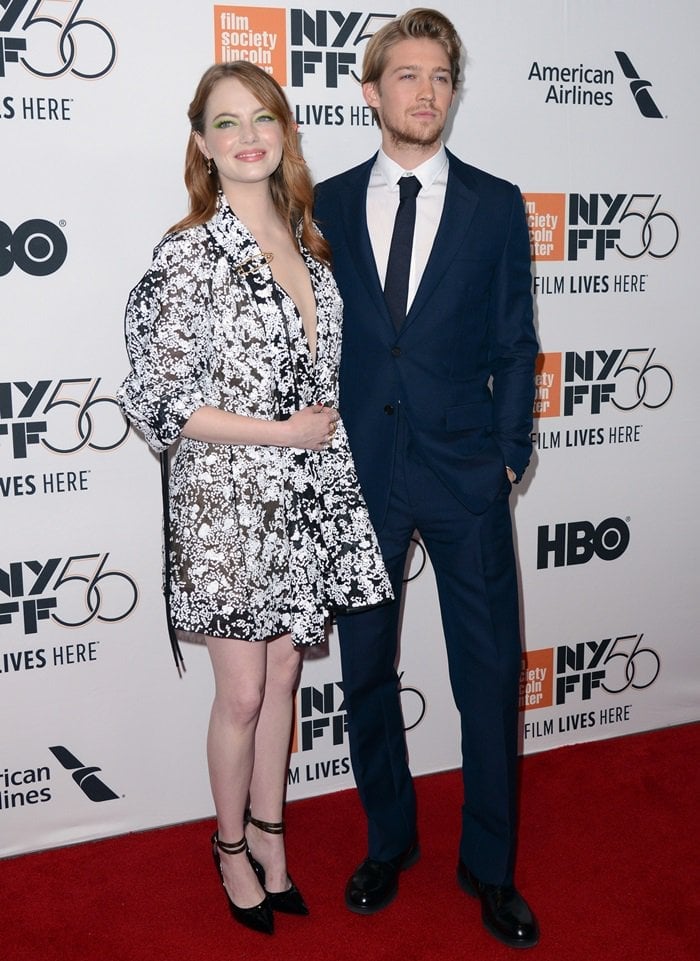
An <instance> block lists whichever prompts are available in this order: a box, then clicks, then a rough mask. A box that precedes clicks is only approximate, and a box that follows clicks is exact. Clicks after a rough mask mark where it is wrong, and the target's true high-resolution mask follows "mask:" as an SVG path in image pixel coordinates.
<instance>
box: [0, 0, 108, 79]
mask: <svg viewBox="0 0 700 961" xmlns="http://www.w3.org/2000/svg"><path fill="white" fill-rule="evenodd" d="M92 6H94V3H92V0H0V9H2V10H4V13H3V14H2V16H0V77H4V76H5V73H6V71H7V67H8V65H11V64H15V63H16V64H21V65H22V66H23V67H24V69H25V70H28V71H29V73H31V74H33V75H34V76H35V77H44V78H47V79H53V78H54V77H62V76H64V75H65V74H67V73H71V74H72V75H73V76H74V77H79V78H80V79H82V80H97V79H99V78H100V77H104V76H105V75H106V74H108V73H109V71H110V70H111V69H112V67H113V66H114V64H115V62H116V59H117V45H116V43H115V41H114V37H113V36H112V34H111V32H110V31H109V29H108V28H107V27H106V26H105V25H104V24H103V23H100V22H99V20H95V19H94V18H93V17H92V16H91V15H90V13H89V8H90V7H92ZM83 7H85V9H83Z"/></svg>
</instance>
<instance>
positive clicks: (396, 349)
mask: <svg viewBox="0 0 700 961" xmlns="http://www.w3.org/2000/svg"><path fill="white" fill-rule="evenodd" d="M391 356H392V357H400V356H401V348H400V347H392V348H391Z"/></svg>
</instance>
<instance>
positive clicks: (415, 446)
mask: <svg viewBox="0 0 700 961" xmlns="http://www.w3.org/2000/svg"><path fill="white" fill-rule="evenodd" d="M460 56H461V43H460V40H459V37H458V35H457V33H456V31H455V29H454V27H453V25H452V24H451V23H450V21H449V20H448V19H447V18H446V17H444V16H443V15H442V14H440V13H438V12H437V11H434V10H427V9H414V10H410V11H408V12H407V13H406V14H404V15H403V16H401V17H399V18H398V19H396V20H393V21H391V22H390V23H388V24H386V25H385V26H384V27H382V29H381V30H379V32H378V33H377V34H375V36H374V37H372V39H371V40H370V42H369V43H368V45H367V49H366V53H365V58H364V64H363V81H362V92H363V95H364V97H365V100H366V102H367V103H368V105H369V106H370V107H371V108H372V110H373V113H374V115H375V118H376V119H377V121H378V123H379V126H380V129H381V150H380V151H379V153H378V154H377V155H376V156H375V157H373V158H372V159H371V160H369V161H367V162H366V163H364V164H361V165H360V166H359V167H356V168H354V169H353V170H349V171H347V172H345V173H343V174H340V175H339V176H337V177H334V178H332V179H330V180H328V181H326V182H324V183H323V184H321V185H320V186H319V187H318V191H317V205H316V218H317V220H318V221H319V223H320V226H321V229H322V230H323V231H324V233H325V235H326V237H327V239H328V240H329V241H330V244H331V247H332V250H333V258H334V270H335V276H336V279H337V281H338V284H339V286H340V291H341V293H342V295H343V298H344V301H345V324H344V335H343V352H342V363H341V396H340V410H341V415H342V417H343V419H344V422H345V425H346V427H347V430H348V433H349V437H350V444H351V447H352V450H353V454H354V456H355V460H356V464H357V469H358V473H359V476H360V481H361V483H362V487H363V490H364V493H365V497H366V499H367V503H368V506H369V509H370V514H371V517H372V521H373V523H374V525H375V528H376V530H377V533H378V535H379V541H380V545H381V548H382V552H383V555H384V559H385V562H386V565H387V569H388V571H389V574H390V577H391V580H392V584H393V587H394V592H395V594H396V600H395V601H394V602H393V603H392V604H390V605H386V606H383V607H379V608H376V609H374V610H371V611H366V612H362V613H358V614H354V615H346V616H343V617H341V618H339V621H338V625H339V634H340V649H341V658H342V667H343V681H344V694H345V704H346V707H347V711H348V722H349V739H350V751H351V758H352V764H353V771H354V775H355V779H356V783H357V786H358V790H359V793H360V797H361V800H362V803H363V806H364V809H365V812H366V814H367V818H368V841H369V850H368V857H367V858H366V860H365V861H363V862H362V864H361V865H360V866H359V868H358V869H357V871H356V872H355V874H354V875H353V876H352V877H351V878H350V880H349V882H348V885H347V888H346V892H345V899H346V904H347V906H348V907H349V908H350V910H352V911H356V912H358V913H361V914H371V913H373V912H375V911H379V910H381V909H382V908H384V907H385V906H386V905H387V904H389V902H390V901H391V900H392V899H393V897H394V896H395V895H396V892H397V890H398V878H399V873H400V872H401V871H402V870H403V869H404V868H407V867H409V866H410V865H411V864H413V863H414V862H415V860H417V857H418V846H417V840H416V810H415V795H414V788H413V783H412V780H411V774H410V771H409V768H408V764H407V759H406V744H405V737H404V731H403V722H402V716H401V709H400V704H399V694H398V677H397V673H396V667H395V660H396V654H397V631H398V622H399V609H400V598H401V590H402V577H403V572H404V565H405V560H406V554H407V550H408V548H409V545H410V540H411V536H412V534H413V532H414V530H415V529H418V531H419V532H420V534H421V536H422V539H423V542H424V544H425V546H426V549H427V551H428V553H429V555H430V558H431V562H432V565H433V568H434V571H435V577H436V581H437V587H438V593H439V600H440V609H441V616H442V626H443V632H444V635H445V642H446V647H447V655H448V663H449V674H450V682H451V685H452V691H453V694H454V697H455V701H456V704H457V707H458V709H459V712H460V716H461V733H462V757H463V776H464V791H465V803H464V806H463V815H462V836H461V841H460V849H459V861H458V869H457V875H458V881H459V883H460V885H461V886H462V887H463V889H464V890H465V891H467V892H468V893H469V894H471V895H474V896H478V897H479V898H480V900H481V908H482V918H483V922H484V924H485V926H486V927H487V929H488V930H489V931H490V932H491V933H492V934H493V935H495V936H496V937H497V938H499V939H500V940H501V941H503V942H504V943H506V944H508V945H511V946H513V947H529V946H532V945H534V944H536V943H537V940H538V936H539V935H538V926H537V922H536V920H535V918H534V916H533V914H532V912H531V911H530V909H529V907H528V906H527V904H526V903H525V901H524V899H523V898H522V897H521V896H520V894H519V893H518V891H517V890H516V888H515V887H514V884H513V869H514V860H515V839H516V838H515V836H516V817H517V812H516V776H517V774H516V767H517V704H518V679H519V671H520V657H521V648H520V637H519V612H518V592H517V578H516V567H515V558H514V551H513V542H512V529H511V519H510V510H509V504H508V499H509V494H510V490H511V483H512V482H516V481H517V480H519V479H520V477H521V475H522V473H523V471H524V470H525V467H526V466H527V463H528V460H529V457H530V451H531V443H530V430H531V422H532V403H533V391H534V376H533V375H534V361H535V356H536V353H537V341H536V337H535V333H534V329H533V322H532V299H531V294H530V282H531V281H530V247H529V238H528V231H527V225H526V221H525V214H524V208H523V203H522V198H521V196H520V194H519V191H518V190H517V188H516V187H515V186H514V185H512V184H509V183H507V182H506V181H503V180H499V179H497V178H495V177H493V176H490V175H489V174H486V173H484V172H483V171H480V170H477V169H475V168H474V167H471V166H468V165H466V164H464V163H462V162H461V161H459V160H458V159H457V158H456V157H454V156H453V155H452V154H451V153H449V152H447V151H446V150H445V147H444V146H443V144H442V140H441V136H442V132H443V129H444V127H445V123H446V121H447V117H448V112H449V109H450V107H451V105H452V102H453V100H454V96H455V87H456V84H457V81H458V78H459V71H460V67H459V60H460ZM409 175H412V176H409ZM414 178H415V179H414ZM404 181H405V182H406V183H407V184H408V188H407V189H405V188H404V187H402V186H401V183H402V182H404ZM411 185H412V186H411ZM416 192H417V196H416ZM411 207H413V208H414V210H415V228H414V226H413V223H412V222H411V221H412V216H413V215H412V213H411ZM395 218H396V219H397V221H398V223H397V226H396V237H393V233H394V223H395ZM406 218H408V219H406ZM402 268H403V271H402ZM409 268H410V269H409ZM406 284H407V285H408V290H406ZM402 285H403V290H402V289H401V288H402ZM397 291H398V293H397ZM441 815H442V812H439V811H436V812H433V816H434V817H441ZM429 897H430V898H432V899H435V901H436V903H439V898H440V886H439V882H438V883H437V884H436V885H435V887H434V888H431V891H430V894H429Z"/></svg>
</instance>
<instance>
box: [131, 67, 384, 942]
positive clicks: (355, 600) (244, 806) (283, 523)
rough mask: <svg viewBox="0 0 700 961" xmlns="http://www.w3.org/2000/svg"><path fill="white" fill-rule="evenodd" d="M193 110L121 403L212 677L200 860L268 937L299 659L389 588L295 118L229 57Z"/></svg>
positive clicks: (291, 899) (238, 912)
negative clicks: (183, 203) (355, 458)
mask: <svg viewBox="0 0 700 961" xmlns="http://www.w3.org/2000/svg"><path fill="white" fill-rule="evenodd" d="M188 116H189V119H190V122H191V127H192V135H191V138H190V142H189V144H188V147H187V156H186V168H185V182H186V184H187V188H188V193H189V197H190V212H189V215H188V216H187V217H186V218H185V219H184V220H182V221H181V222H179V223H178V224H176V225H175V226H174V227H173V228H171V231H170V232H169V233H168V234H167V235H166V237H165V238H164V239H163V240H162V241H161V243H160V244H159V246H158V247H157V248H156V251H155V254H154V260H153V264H152V266H151V268H150V270H149V271H148V272H147V273H146V275H145V277H144V278H143V279H142V280H141V282H140V283H139V284H138V285H137V286H136V288H135V289H134V290H133V291H132V293H131V295H130V298H129V302H128V306H127V312H126V337H127V345H128V350H129V356H130V360H131V365H132V373H131V374H130V375H129V376H128V377H127V379H126V380H125V382H124V384H123V385H122V387H121V388H120V390H119V399H120V402H121V404H122V406H123V408H124V410H125V412H126V414H127V415H128V416H129V418H130V419H131V420H132V421H133V422H134V423H135V425H136V426H137V427H139V428H140V429H141V430H142V431H143V433H144V435H145V437H146V440H147V441H148V442H149V444H150V445H151V446H152V447H153V448H154V449H155V450H157V451H163V450H165V449H167V448H168V447H170V446H171V445H173V444H175V443H176V442H179V443H178V446H177V451H176V453H175V456H174V461H173V466H172V474H171V478H170V484H169V496H168V503H167V507H168V512H167V514H169V522H168V528H169V530H168V542H169V550H168V552H167V555H166V557H167V561H168V562H169V563H166V569H167V568H168V567H169V571H168V575H169V576H168V577H167V579H166V580H167V583H168V601H169V609H170V613H171V619H172V622H173V625H174V627H175V628H176V630H177V632H178V635H179V636H180V637H181V638H184V639H186V640H194V641H200V642H203V643H206V645H207V648H208V650H209V655H210V658H211V662H212V666H213V671H214V680H215V696H214V703H213V706H212V712H211V719H210V725H209V733H208V739H207V755H208V762H209V772H210V778H211V786H212V793H213V796H214V803H215V807H216V816H217V832H216V834H215V835H214V837H213V838H212V845H213V854H214V861H215V863H216V866H217V870H218V871H219V873H220V876H221V880H222V882H223V885H224V888H225V892H226V895H227V898H228V903H229V907H230V910H231V913H232V914H233V916H234V918H236V920H238V921H240V922H241V923H243V924H245V925H247V926H248V927H251V928H253V929H255V930H259V931H263V932H267V933H272V930H273V914H272V911H273V910H279V911H286V912H287V913H292V914H306V913H307V908H306V905H305V903H304V900H303V898H302V896H301V894H300V893H299V891H298V889H297V888H296V887H295V886H294V884H293V883H292V881H291V880H290V878H289V875H288V873H287V865H286V860H285V851H284V841H283V836H282V831H283V822H282V809H283V804H284V790H285V783H286V773H287V763H288V751H289V740H290V732H291V724H292V703H293V700H292V698H293V692H294V689H295V687H296V684H297V682H298V675H299V667H300V649H301V648H302V647H304V646H305V645H313V644H317V643H319V642H321V641H322V640H323V638H324V625H325V621H326V618H327V616H328V614H329V612H330V611H332V610H341V609H342V610H347V609H352V608H359V607H366V606H369V605H374V604H379V603H382V602H384V601H386V600H388V599H390V597H391V587H390V585H389V581H388V578H387V576H386V572H385V570H384V566H383V563H382V561H381V555H380V553H379V550H378V547H377V542H376V538H375V535H374V532H373V530H372V527H371V525H370V522H369V518H368V515H367V511H366V508H365V505H364V501H363V499H362V495H361V493H360V490H359V486H358V483H357V476H356V474H355V468H354V465H353V463H352V459H351V455H350V453H349V448H348V444H347V438H346V435H345V430H344V427H343V424H342V422H341V421H340V419H339V415H338V412H337V409H336V408H337V373H338V363H339V357H340V333H341V330H340V328H341V318H342V305H341V302H340V298H339V295H338V291H337V288H336V285H335V282H334V280H333V278H332V275H331V273H330V271H329V268H328V261H329V252H328V247H327V244H326V242H325V241H324V239H323V238H322V237H321V235H320V233H319V232H318V231H317V230H316V228H315V226H314V224H313V222H312V220H311V205H312V199H313V191H312V186H311V181H310V177H309V173H308V169H307V167H306V165H305V163H304V161H303V158H302V156H301V153H300V150H299V145H298V138H297V133H296V128H295V125H294V123H293V122H292V119H291V113H290V109H289V105H288V104H287V101H286V99H285V97H284V94H283V92H282V90H281V88H280V87H279V85H278V84H277V83H276V81H275V80H273V79H272V78H271V77H270V76H268V75H267V74H266V73H265V72H264V71H262V70H261V69H259V68H258V67H255V66H253V65H251V64H249V63H245V62H236V63H229V64H223V65H217V66H213V67H211V68H210V69H209V70H207V72H206V73H205V74H204V76H203V77H202V79H201V81H200V83H199V86H198V88H197V91H196V93H195V97H194V100H193V101H192V104H191V105H190V109H189V113H188ZM251 642H253V643H251ZM246 812H248V813H246ZM241 855H243V856H241ZM246 855H247V856H246Z"/></svg>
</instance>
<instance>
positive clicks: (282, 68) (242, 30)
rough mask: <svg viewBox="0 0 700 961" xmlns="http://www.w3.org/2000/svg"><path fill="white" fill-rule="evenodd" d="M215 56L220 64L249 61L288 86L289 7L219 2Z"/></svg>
mask: <svg viewBox="0 0 700 961" xmlns="http://www.w3.org/2000/svg"><path fill="white" fill-rule="evenodd" d="M214 57H215V60H216V62H217V63H228V62H230V61H232V60H248V61H249V62H250V63H254V64H256V65H257V66H258V67H262V69H263V70H266V71H267V72H268V73H270V74H272V76H273V77H274V78H275V80H277V82H278V83H279V84H280V86H282V87H284V86H286V83H287V11H286V9H285V8H283V7H238V6H230V5H228V4H227V5H222V4H217V5H215V7H214Z"/></svg>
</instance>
